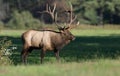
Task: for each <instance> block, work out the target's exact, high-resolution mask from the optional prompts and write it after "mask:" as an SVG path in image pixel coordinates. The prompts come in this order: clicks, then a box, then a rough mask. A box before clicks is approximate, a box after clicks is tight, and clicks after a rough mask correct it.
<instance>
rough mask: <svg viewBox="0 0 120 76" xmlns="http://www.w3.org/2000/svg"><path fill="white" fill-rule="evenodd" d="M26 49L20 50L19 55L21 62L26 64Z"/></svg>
mask: <svg viewBox="0 0 120 76" xmlns="http://www.w3.org/2000/svg"><path fill="white" fill-rule="evenodd" d="M28 53H29V52H28V50H23V51H22V53H21V55H22V62H23V63H24V64H27V59H26V58H27V56H28Z"/></svg>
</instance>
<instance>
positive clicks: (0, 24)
mask: <svg viewBox="0 0 120 76" xmlns="http://www.w3.org/2000/svg"><path fill="white" fill-rule="evenodd" d="M3 28H4V23H3V22H2V21H0V29H3Z"/></svg>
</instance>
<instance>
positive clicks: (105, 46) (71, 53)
mask: <svg viewBox="0 0 120 76" xmlns="http://www.w3.org/2000/svg"><path fill="white" fill-rule="evenodd" d="M113 27H114V28H113ZM119 29H120V27H119V26H105V27H101V26H100V27H96V26H87V27H84V26H80V27H79V28H76V29H73V30H71V32H72V33H73V34H74V35H75V36H76V39H75V40H74V41H72V42H71V43H70V44H68V45H67V46H65V47H64V48H63V49H62V50H61V51H60V57H61V62H60V63H57V62H56V58H55V56H54V53H53V52H47V53H46V55H45V58H44V63H43V64H40V51H39V50H34V51H33V52H32V53H31V54H30V55H29V57H28V65H26V66H24V65H22V64H21V59H20V52H21V50H22V42H21V38H20V36H21V34H22V33H23V32H24V31H25V30H1V31H0V38H4V37H7V39H8V40H11V41H12V43H13V44H12V45H11V46H15V47H17V50H15V51H13V55H12V56H11V59H12V60H13V63H14V65H11V66H1V67H0V76H16V75H17V76H22V75H25V76H33V75H34V76H56V75H57V76H61V75H62V76H68V75H69V76H88V75H89V76H96V75H97V76H101V75H102V76H120V73H119V70H120V30H119Z"/></svg>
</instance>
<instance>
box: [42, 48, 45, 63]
mask: <svg viewBox="0 0 120 76" xmlns="http://www.w3.org/2000/svg"><path fill="white" fill-rule="evenodd" d="M44 56H45V51H44V50H41V64H42V63H43V59H44Z"/></svg>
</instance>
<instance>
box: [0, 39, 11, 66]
mask: <svg viewBox="0 0 120 76" xmlns="http://www.w3.org/2000/svg"><path fill="white" fill-rule="evenodd" d="M11 44H12V43H11V41H10V40H7V39H6V38H4V39H1V40H0V65H10V64H12V60H11V59H10V56H11V55H12V49H9V47H10V45H11Z"/></svg>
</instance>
